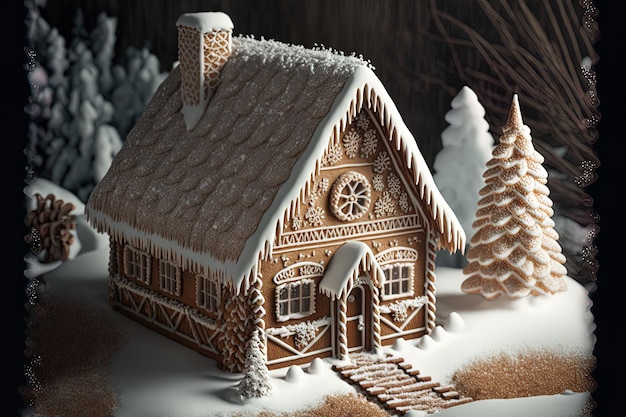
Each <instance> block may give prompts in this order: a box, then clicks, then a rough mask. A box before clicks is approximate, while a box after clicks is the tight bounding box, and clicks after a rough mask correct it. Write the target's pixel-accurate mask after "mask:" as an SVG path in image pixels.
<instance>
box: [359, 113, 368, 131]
mask: <svg viewBox="0 0 626 417" xmlns="http://www.w3.org/2000/svg"><path fill="white" fill-rule="evenodd" d="M369 125H370V119H369V118H368V117H367V116H366V115H365V114H363V113H359V114H358V115H357V116H356V127H358V128H361V129H363V130H367V128H368V127H369Z"/></svg>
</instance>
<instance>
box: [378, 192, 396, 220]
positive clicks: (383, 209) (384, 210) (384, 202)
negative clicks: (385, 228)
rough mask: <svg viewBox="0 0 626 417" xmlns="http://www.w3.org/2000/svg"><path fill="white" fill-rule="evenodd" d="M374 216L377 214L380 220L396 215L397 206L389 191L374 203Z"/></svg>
mask: <svg viewBox="0 0 626 417" xmlns="http://www.w3.org/2000/svg"><path fill="white" fill-rule="evenodd" d="M374 214H376V218H378V219H379V218H381V217H383V216H385V215H387V216H392V215H394V214H396V205H395V203H394V201H393V198H391V195H390V194H389V192H388V191H385V192H383V195H382V196H380V197H379V198H378V200H376V203H374Z"/></svg>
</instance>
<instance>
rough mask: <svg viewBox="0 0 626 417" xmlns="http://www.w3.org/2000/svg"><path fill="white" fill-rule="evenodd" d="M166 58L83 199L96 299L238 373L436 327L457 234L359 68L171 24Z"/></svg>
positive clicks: (391, 110) (461, 237)
mask: <svg viewBox="0 0 626 417" xmlns="http://www.w3.org/2000/svg"><path fill="white" fill-rule="evenodd" d="M176 24H177V26H178V36H179V39H178V44H179V64H178V65H177V66H176V67H175V68H174V69H173V70H172V71H171V72H170V73H169V75H168V76H167V78H166V79H165V80H164V82H163V83H162V84H161V86H160V87H159V88H158V90H157V91H156V93H155V94H154V97H153V98H152V100H151V101H150V103H149V104H148V105H147V107H146V109H145V111H144V113H143V114H142V116H141V117H140V119H139V120H138V122H137V124H136V125H135V126H134V128H133V129H132V130H131V132H130V133H129V134H128V137H127V139H126V141H125V143H124V146H123V148H122V149H121V150H120V152H119V153H118V154H117V156H116V157H115V159H114V161H113V163H112V165H111V167H110V169H109V171H108V173H107V174H106V176H105V177H104V178H103V179H102V181H101V182H100V183H99V184H98V185H97V187H96V188H95V189H94V191H93V193H92V194H91V196H90V198H89V201H88V203H87V205H86V210H85V212H86V216H87V218H88V219H89V221H90V222H91V224H92V225H93V226H94V227H95V228H96V229H97V230H99V231H101V232H104V233H107V234H108V235H109V237H110V262H109V274H110V281H109V282H110V302H111V304H112V306H113V307H114V308H116V309H118V310H119V311H121V312H122V313H125V314H127V315H129V316H131V317H133V318H134V319H136V320H138V321H140V322H142V323H144V324H146V325H147V326H150V327H152V328H154V329H156V330H158V331H160V332H162V333H163V334H165V335H167V336H169V337H171V338H173V339H175V340H177V341H179V342H182V343H184V344H186V345H188V346H190V347H192V348H194V349H196V350H198V351H199V352H201V353H203V354H205V355H207V356H209V357H212V358H214V359H215V360H216V361H217V363H218V364H219V366H220V367H221V368H223V369H225V370H229V371H232V372H239V371H241V370H242V367H243V364H244V360H245V345H246V341H247V340H248V339H249V338H250V336H251V334H252V332H254V331H256V330H257V329H258V330H260V334H261V336H262V350H263V352H264V354H265V357H266V360H267V366H268V367H269V368H270V369H274V368H279V367H284V366H289V365H293V364H303V363H308V362H310V361H311V360H312V359H314V358H318V357H320V358H324V357H334V358H341V359H345V358H348V357H349V355H350V353H351V352H354V351H360V350H368V351H374V352H376V351H380V350H381V348H382V346H385V345H389V344H391V343H393V342H394V341H395V340H396V339H398V338H405V339H414V338H419V337H421V336H423V335H425V334H428V333H429V332H430V331H431V330H432V329H433V328H434V327H435V302H436V298H435V292H436V291H435V256H436V252H437V250H438V249H440V248H445V249H447V250H449V251H451V252H454V251H456V250H462V249H463V248H464V247H465V234H464V232H463V229H462V227H461V226H460V224H459V222H458V220H457V219H456V217H455V215H454V213H453V212H452V210H451V209H450V208H449V206H448V205H447V204H446V202H445V201H444V199H443V198H442V196H441V194H440V193H439V191H438V190H437V187H436V186H435V183H434V182H433V179H432V176H431V173H430V171H429V169H428V166H427V164H426V163H425V161H424V159H423V157H422V155H421V154H420V151H419V149H418V146H417V143H416V141H415V139H414V137H413V136H412V134H411V133H410V132H409V131H408V129H407V127H406V126H405V124H404V122H403V121H402V118H401V117H400V115H399V113H398V111H397V109H396V107H395V105H394V103H393V101H392V100H391V98H390V97H389V95H388V93H387V91H386V90H385V88H384V87H383V85H382V84H381V82H380V80H379V79H378V78H377V76H376V75H375V73H374V71H373V68H372V66H371V65H370V64H369V63H368V62H367V61H364V60H363V59H362V58H360V57H357V56H354V55H352V56H348V55H344V54H341V53H338V52H336V51H333V50H329V49H326V48H316V49H307V48H304V47H302V46H295V45H289V44H285V43H281V42H277V41H272V40H263V39H261V40H258V39H254V38H252V37H244V36H233V34H232V31H233V24H232V22H231V20H230V18H229V17H228V16H227V15H225V14H224V13H192V14H185V15H182V16H181V17H180V18H179V20H178V21H177V23H176Z"/></svg>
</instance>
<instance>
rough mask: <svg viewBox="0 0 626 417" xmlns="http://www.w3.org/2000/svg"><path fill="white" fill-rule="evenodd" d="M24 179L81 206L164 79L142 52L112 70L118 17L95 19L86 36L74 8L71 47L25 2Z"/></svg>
mask: <svg viewBox="0 0 626 417" xmlns="http://www.w3.org/2000/svg"><path fill="white" fill-rule="evenodd" d="M26 3H27V6H28V10H29V12H28V19H27V22H26V24H27V29H28V30H27V34H28V39H27V40H28V45H27V46H28V51H27V52H28V55H29V65H28V73H27V76H28V79H29V81H30V84H31V97H30V103H29V105H28V106H27V108H26V109H25V111H26V112H27V113H28V114H29V116H30V124H29V144H28V146H27V149H26V152H27V154H28V159H29V173H30V174H29V175H30V176H31V177H33V178H34V177H41V178H46V179H49V180H51V181H52V182H54V183H55V184H58V185H60V186H62V187H64V188H66V189H67V190H69V191H71V192H72V193H74V194H75V195H77V196H78V197H79V198H80V199H81V200H82V201H86V200H87V198H88V196H89V193H91V190H92V189H93V187H94V186H95V184H96V183H97V182H98V181H100V179H101V178H102V176H103V175H104V173H105V172H106V171H107V169H108V167H109V166H110V163H111V161H112V159H113V157H114V156H115V154H116V153H117V152H118V151H119V149H120V148H121V145H122V138H124V137H125V136H126V134H127V133H128V131H129V130H130V128H131V127H132V126H133V124H134V123H135V122H136V120H137V119H138V118H139V115H140V114H141V112H143V110H144V108H145V106H146V105H147V103H148V101H149V100H150V98H151V97H152V95H153V94H154V92H155V91H156V88H157V87H158V85H159V84H160V83H161V81H162V80H163V79H164V78H165V76H166V75H167V73H161V72H160V71H159V61H158V59H157V58H156V57H155V56H154V55H152V54H150V52H149V51H147V49H145V48H144V50H141V51H136V50H134V49H133V48H129V53H128V56H127V63H126V65H127V68H128V69H126V68H125V67H124V66H123V64H115V65H114V58H115V57H114V46H115V40H116V35H115V32H116V29H117V19H116V18H112V17H107V16H106V15H105V14H103V13H102V14H100V15H99V16H98V17H97V20H96V26H95V28H94V29H93V31H92V32H91V33H89V31H88V30H87V28H86V27H85V25H84V19H83V13H82V10H80V9H79V10H78V12H77V14H76V16H75V20H74V27H73V29H72V39H71V42H69V47H66V44H67V42H66V40H65V38H64V37H63V36H61V35H60V34H59V31H58V30H57V29H56V28H53V27H50V25H49V24H48V23H47V22H46V21H45V20H44V19H43V18H42V16H41V14H40V8H41V7H44V6H45V0H27V2H26Z"/></svg>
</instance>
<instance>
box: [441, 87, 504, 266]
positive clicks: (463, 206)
mask: <svg viewBox="0 0 626 417" xmlns="http://www.w3.org/2000/svg"><path fill="white" fill-rule="evenodd" d="M450 104H451V107H452V108H451V109H450V110H449V111H448V112H447V113H446V114H445V116H444V117H445V120H446V122H448V123H449V126H448V127H447V128H446V129H444V131H443V132H442V133H441V144H442V149H441V150H440V151H439V152H438V153H437V155H436V156H435V160H434V163H433V170H434V174H433V179H434V180H435V184H437V188H438V189H439V191H441V194H442V195H443V198H444V199H445V200H446V202H447V203H448V205H450V208H452V210H453V211H454V213H455V215H456V216H457V218H458V219H459V222H460V223H461V225H462V226H463V229H464V231H465V235H466V236H467V240H468V241H469V240H470V239H471V237H472V234H473V232H472V223H473V221H474V215H475V213H476V208H477V203H478V198H479V196H478V191H479V190H480V188H481V187H482V185H483V179H482V173H483V171H484V170H485V164H486V163H487V161H488V160H489V159H490V158H491V151H492V150H493V146H494V140H493V136H492V135H491V133H490V132H489V123H487V121H486V120H485V108H484V107H483V106H482V105H481V104H480V102H479V100H478V96H477V95H476V93H475V92H474V91H473V90H472V89H471V88H469V87H468V86H464V87H463V88H462V89H461V90H460V91H459V93H458V94H457V95H456V96H455V97H454V98H453V99H452V101H451V103H450ZM437 264H438V265H442V266H451V267H456V268H462V267H463V266H464V265H465V264H466V259H465V256H464V255H463V253H461V252H456V253H454V254H450V253H449V252H448V251H444V250H442V251H440V252H439V253H438V254H437Z"/></svg>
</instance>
